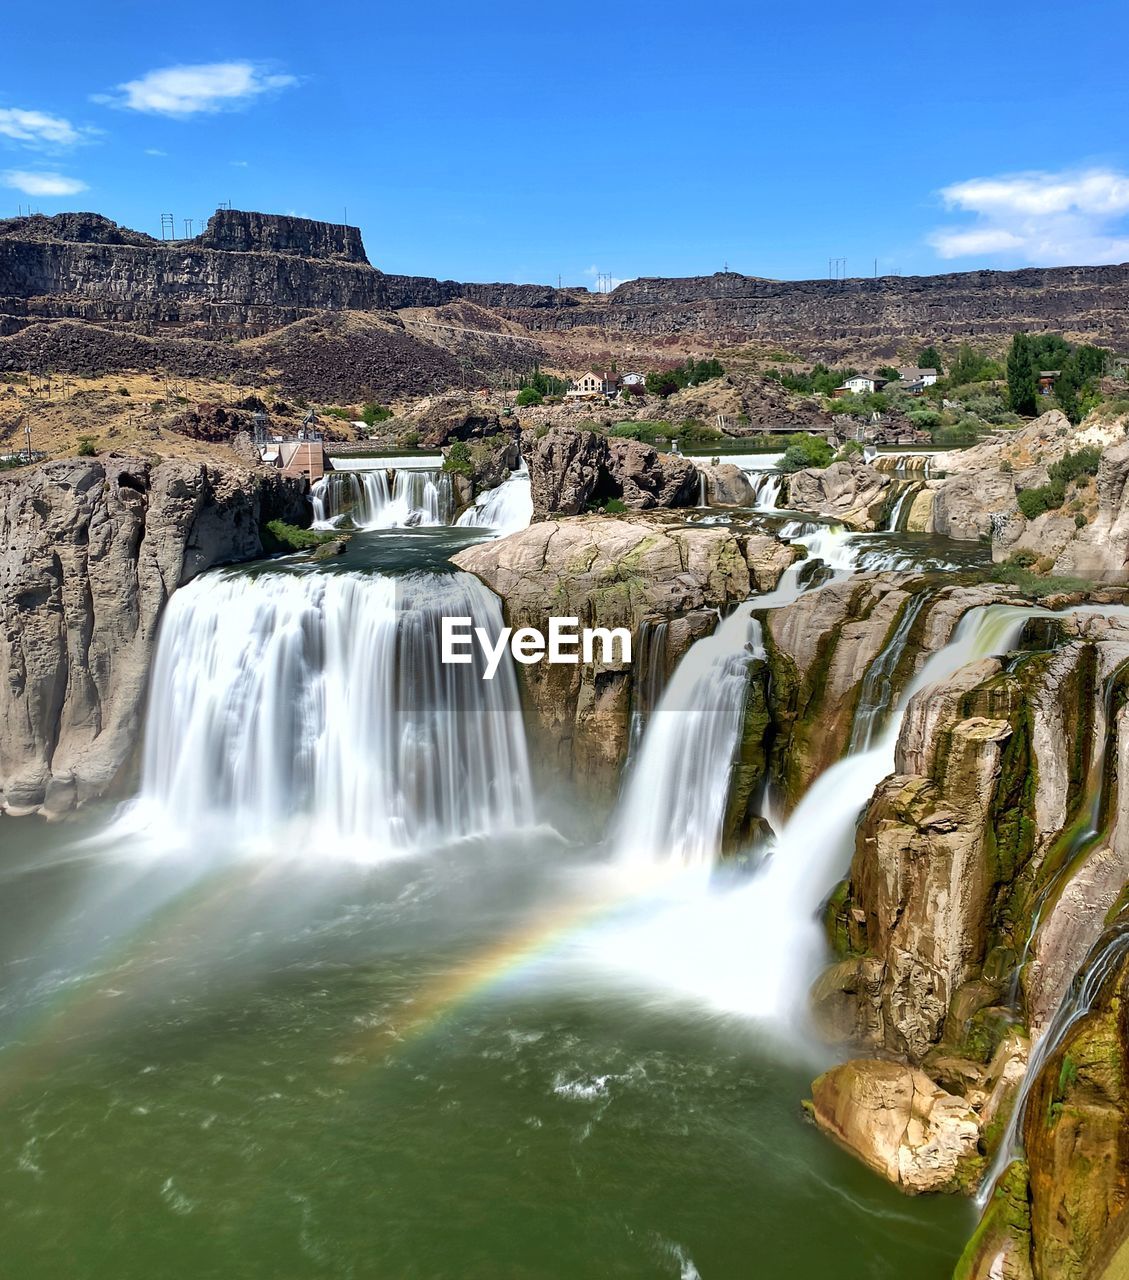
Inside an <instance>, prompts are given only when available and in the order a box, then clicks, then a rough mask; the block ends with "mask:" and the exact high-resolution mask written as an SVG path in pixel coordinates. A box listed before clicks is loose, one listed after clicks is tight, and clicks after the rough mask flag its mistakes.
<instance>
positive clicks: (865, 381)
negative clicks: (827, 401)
mask: <svg viewBox="0 0 1129 1280" xmlns="http://www.w3.org/2000/svg"><path fill="white" fill-rule="evenodd" d="M885 385H886V379H885V378H872V377H869V376H868V375H867V374H865V373H856V374H855V376H854V377H853V378H848V379H847V380H846V382H843V383H841V384H840V385H839V386H837V387H836V388H835V392H834V394H835V395H837V396H844V395H846V394H847V393H848V392H850V393H851V394H852V395H856V396H866V395H871V394H872V393H873V392H875V391H877V390H879V388H881V387H884V386H885Z"/></svg>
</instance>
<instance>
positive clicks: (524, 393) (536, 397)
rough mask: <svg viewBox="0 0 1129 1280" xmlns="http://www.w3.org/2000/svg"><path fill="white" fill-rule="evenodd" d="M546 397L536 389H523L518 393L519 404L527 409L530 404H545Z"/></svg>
mask: <svg viewBox="0 0 1129 1280" xmlns="http://www.w3.org/2000/svg"><path fill="white" fill-rule="evenodd" d="M544 402H545V397H544V396H543V395H542V394H541V392H540V391H538V390H537V388H536V387H522V389H521V390H520V391H519V392H518V393H517V403H518V404H519V405H520V406H521V407H522V408H525V406H526V405H530V404H544Z"/></svg>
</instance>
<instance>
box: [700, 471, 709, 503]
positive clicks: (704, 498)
mask: <svg viewBox="0 0 1129 1280" xmlns="http://www.w3.org/2000/svg"><path fill="white" fill-rule="evenodd" d="M709 505H710V500H709V486H708V484H707V483H706V473H705V472H704V471H699V472H698V506H699V507H708V506H709Z"/></svg>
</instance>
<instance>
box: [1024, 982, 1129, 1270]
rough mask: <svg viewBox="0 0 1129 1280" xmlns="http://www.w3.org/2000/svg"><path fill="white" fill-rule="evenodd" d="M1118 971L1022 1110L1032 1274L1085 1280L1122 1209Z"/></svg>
mask: <svg viewBox="0 0 1129 1280" xmlns="http://www.w3.org/2000/svg"><path fill="white" fill-rule="evenodd" d="M1127 977H1129V961H1124V960H1123V961H1122V962H1121V965H1120V971H1119V972H1117V973H1115V974H1114V975H1113V976H1112V977H1111V979H1110V981H1109V982H1107V984H1106V985H1105V987H1104V988H1103V991H1102V992H1101V993H1099V996H1098V998H1097V1000H1096V1002H1095V1007H1094V1009H1093V1011H1092V1012H1091V1013H1089V1014H1087V1015H1086V1016H1084V1017H1083V1018H1081V1019H1080V1021H1079V1022H1078V1023H1077V1024H1076V1025H1075V1026H1074V1027H1073V1028H1072V1029H1071V1031H1070V1032H1069V1034H1068V1035H1067V1036H1066V1038H1065V1039H1064V1041H1063V1043H1062V1045H1061V1046H1060V1047H1059V1049H1058V1050H1057V1052H1056V1053H1054V1054H1053V1055H1051V1057H1050V1058H1049V1059H1048V1061H1047V1063H1046V1065H1045V1067H1044V1068H1043V1070H1042V1072H1041V1073H1040V1075H1039V1079H1038V1080H1037V1081H1036V1082H1035V1085H1034V1087H1033V1088H1032V1090H1031V1093H1030V1095H1029V1097H1028V1101H1027V1109H1026V1114H1025V1118H1024V1126H1023V1139H1024V1145H1025V1147H1026V1150H1027V1158H1028V1163H1029V1165H1030V1186H1031V1226H1032V1235H1033V1250H1034V1260H1035V1268H1036V1274H1037V1275H1038V1276H1040V1277H1043V1276H1053V1277H1055V1280H1059V1277H1061V1278H1062V1280H1086V1278H1087V1277H1088V1276H1089V1275H1090V1273H1091V1264H1092V1263H1093V1261H1094V1259H1095V1258H1096V1256H1097V1254H1098V1252H1099V1250H1100V1249H1101V1247H1102V1245H1103V1242H1104V1241H1105V1240H1106V1238H1107V1235H1108V1232H1109V1229H1110V1226H1111V1224H1112V1223H1113V1221H1114V1220H1115V1219H1116V1218H1117V1217H1118V1216H1119V1214H1121V1213H1122V1212H1123V1211H1124V1210H1125V1208H1126V1204H1127V1200H1129V1085H1127V1078H1129V1071H1127V1065H1126V1059H1127V1053H1129V1049H1127V1043H1126V1035H1127V1031H1126V1027H1125V1020H1124V1014H1123V1009H1122V1004H1123V1001H1122V996H1121V990H1122V987H1123V984H1124V983H1125V981H1126V979H1127Z"/></svg>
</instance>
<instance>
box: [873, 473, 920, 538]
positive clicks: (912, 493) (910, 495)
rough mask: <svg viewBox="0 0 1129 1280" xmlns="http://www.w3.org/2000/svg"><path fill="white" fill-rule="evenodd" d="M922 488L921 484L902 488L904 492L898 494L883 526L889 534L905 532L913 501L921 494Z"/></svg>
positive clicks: (911, 484) (906, 485)
mask: <svg viewBox="0 0 1129 1280" xmlns="http://www.w3.org/2000/svg"><path fill="white" fill-rule="evenodd" d="M921 487H922V486H921V484H920V482H918V483H910V484H905V485H903V486H902V490H901V492H900V493H899V494H898V496H897V500H896V501H895V503H894V506H893V508H892V509H891V511H890V515H889V517H888V518H887V520H886V523H885V525H884V526H883V527H884V528H885V530H886V532H887V533H901V532H903V531H904V530H905V527H906V524H907V523H908V522H909V515H910V510H911V509H912V507H913V500H914V498H916V497H917V495H918V494H919V493H920V492H921Z"/></svg>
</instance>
